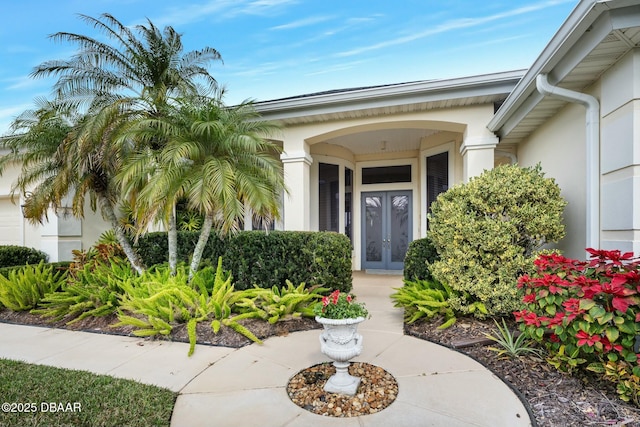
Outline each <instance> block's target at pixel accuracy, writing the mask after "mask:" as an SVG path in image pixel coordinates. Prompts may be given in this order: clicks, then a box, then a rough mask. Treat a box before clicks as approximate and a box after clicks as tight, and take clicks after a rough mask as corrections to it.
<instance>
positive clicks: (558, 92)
mask: <svg viewBox="0 0 640 427" xmlns="http://www.w3.org/2000/svg"><path fill="white" fill-rule="evenodd" d="M536 86H537V88H538V92H540V93H541V94H542V95H546V96H551V97H554V98H559V99H563V100H565V101H569V102H574V103H578V104H582V105H584V106H585V108H586V109H587V117H586V118H587V120H586V151H587V153H586V154H587V182H586V184H587V195H586V196H587V247H588V248H595V249H599V248H600V103H599V102H598V100H597V99H596V98H595V97H593V96H591V95H588V94H586V93H582V92H576V91H573V90H569V89H564V88H561V87H558V86H553V85H551V83H549V79H548V76H547V74H539V75H538V77H537V78H536Z"/></svg>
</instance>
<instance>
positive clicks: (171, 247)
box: [167, 205, 178, 276]
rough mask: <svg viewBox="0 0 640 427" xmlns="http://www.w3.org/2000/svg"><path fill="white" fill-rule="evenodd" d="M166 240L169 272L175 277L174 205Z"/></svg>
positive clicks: (175, 235) (176, 260) (176, 245)
mask: <svg viewBox="0 0 640 427" xmlns="http://www.w3.org/2000/svg"><path fill="white" fill-rule="evenodd" d="M167 239H168V245H169V271H170V272H171V275H172V276H175V275H176V268H177V265H178V227H177V225H176V207H175V205H174V207H173V209H172V210H171V213H170V214H169V230H168V232H167Z"/></svg>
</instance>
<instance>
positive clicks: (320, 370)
mask: <svg viewBox="0 0 640 427" xmlns="http://www.w3.org/2000/svg"><path fill="white" fill-rule="evenodd" d="M335 371H336V370H335V368H334V367H333V365H332V364H331V363H322V364H319V365H314V366H311V367H310V368H306V369H303V370H302V371H300V372H298V373H297V374H295V375H294V376H293V377H292V378H291V379H290V380H289V383H288V384H287V394H288V395H289V398H290V399H291V401H292V402H293V403H295V404H296V405H298V406H299V407H301V408H303V409H306V410H307V411H309V412H313V413H314V414H318V415H324V416H330V417H358V416H361V415H369V414H374V413H376V412H380V411H382V410H383V409H385V408H387V407H388V406H389V405H391V404H392V403H393V402H394V401H395V400H396V397H397V395H398V382H397V381H396V379H395V378H394V377H393V376H392V375H391V374H390V373H389V372H387V371H385V370H384V369H382V368H380V367H378V366H375V365H371V364H368V363H361V362H354V363H352V364H351V366H350V367H349V374H351V375H354V376H357V377H360V378H361V379H362V381H361V382H360V386H359V387H358V390H357V391H356V394H355V395H354V396H348V395H343V394H335V393H327V392H326V391H324V389H323V387H324V384H325V382H326V381H327V379H328V378H329V377H330V376H331V375H333V374H334V373H335Z"/></svg>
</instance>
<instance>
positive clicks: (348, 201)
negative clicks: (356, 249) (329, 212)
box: [344, 168, 353, 243]
mask: <svg viewBox="0 0 640 427" xmlns="http://www.w3.org/2000/svg"><path fill="white" fill-rule="evenodd" d="M352 218H353V171H352V170H351V169H349V168H344V234H346V235H347V237H348V238H349V240H351V242H352V243H353V234H352V231H351V229H352V225H351V224H352V222H351V221H352Z"/></svg>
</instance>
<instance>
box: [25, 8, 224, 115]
mask: <svg viewBox="0 0 640 427" xmlns="http://www.w3.org/2000/svg"><path fill="white" fill-rule="evenodd" d="M79 16H80V18H81V19H82V20H84V21H85V22H87V24H89V25H91V26H93V27H94V28H96V29H98V30H99V31H101V32H103V33H104V34H105V35H106V36H107V38H108V39H109V40H113V41H115V45H114V46H112V45H110V44H108V43H105V42H102V41H99V40H97V39H95V38H92V37H88V36H85V35H81V34H74V33H67V32H58V33H56V34H53V35H52V36H51V38H52V39H53V40H54V41H62V42H71V43H74V44H76V45H78V47H79V50H78V52H77V53H76V54H75V55H73V56H72V57H71V58H70V59H68V60H52V61H46V62H44V63H42V64H40V65H39V66H37V67H35V69H34V70H33V72H32V73H31V75H32V76H33V77H48V76H52V75H53V76H59V78H58V81H57V82H56V83H55V85H54V90H55V93H56V95H57V97H58V98H59V99H60V100H62V101H63V102H64V103H65V105H69V106H72V107H75V106H77V105H80V104H85V105H95V104H96V103H98V104H104V103H107V104H111V103H112V102H113V101H114V100H115V99H121V98H131V99H134V100H136V101H139V102H140V103H141V104H142V105H141V106H139V107H140V108H141V109H143V110H146V111H148V112H149V113H150V114H152V115H161V114H162V111H163V109H164V107H165V106H166V105H167V104H168V103H169V101H170V99H171V97H176V96H183V95H185V94H196V93H200V92H202V91H204V92H205V93H206V92H207V91H213V90H215V89H216V88H217V82H216V80H215V78H213V76H211V75H210V74H209V72H208V70H207V68H206V67H207V66H208V65H209V64H210V63H211V62H212V61H217V60H220V59H221V57H220V54H219V53H218V51H217V50H215V49H213V48H211V47H205V48H203V49H200V50H195V51H190V52H187V53H184V52H183V45H182V40H181V36H180V34H179V33H177V32H176V31H175V30H174V29H173V28H172V27H170V26H167V27H165V28H164V30H163V31H160V29H159V28H158V27H156V26H155V25H154V24H153V23H152V22H151V21H149V20H147V25H136V26H135V27H134V30H136V31H137V32H138V33H139V34H140V35H141V39H139V38H138V37H137V34H136V32H135V31H134V30H132V29H131V28H129V27H127V26H125V25H123V24H122V23H121V22H120V21H118V20H117V19H116V18H114V17H113V16H112V15H110V14H107V13H105V14H102V15H100V18H92V17H90V16H86V15H79ZM199 83H202V84H201V85H200V84H199Z"/></svg>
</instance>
